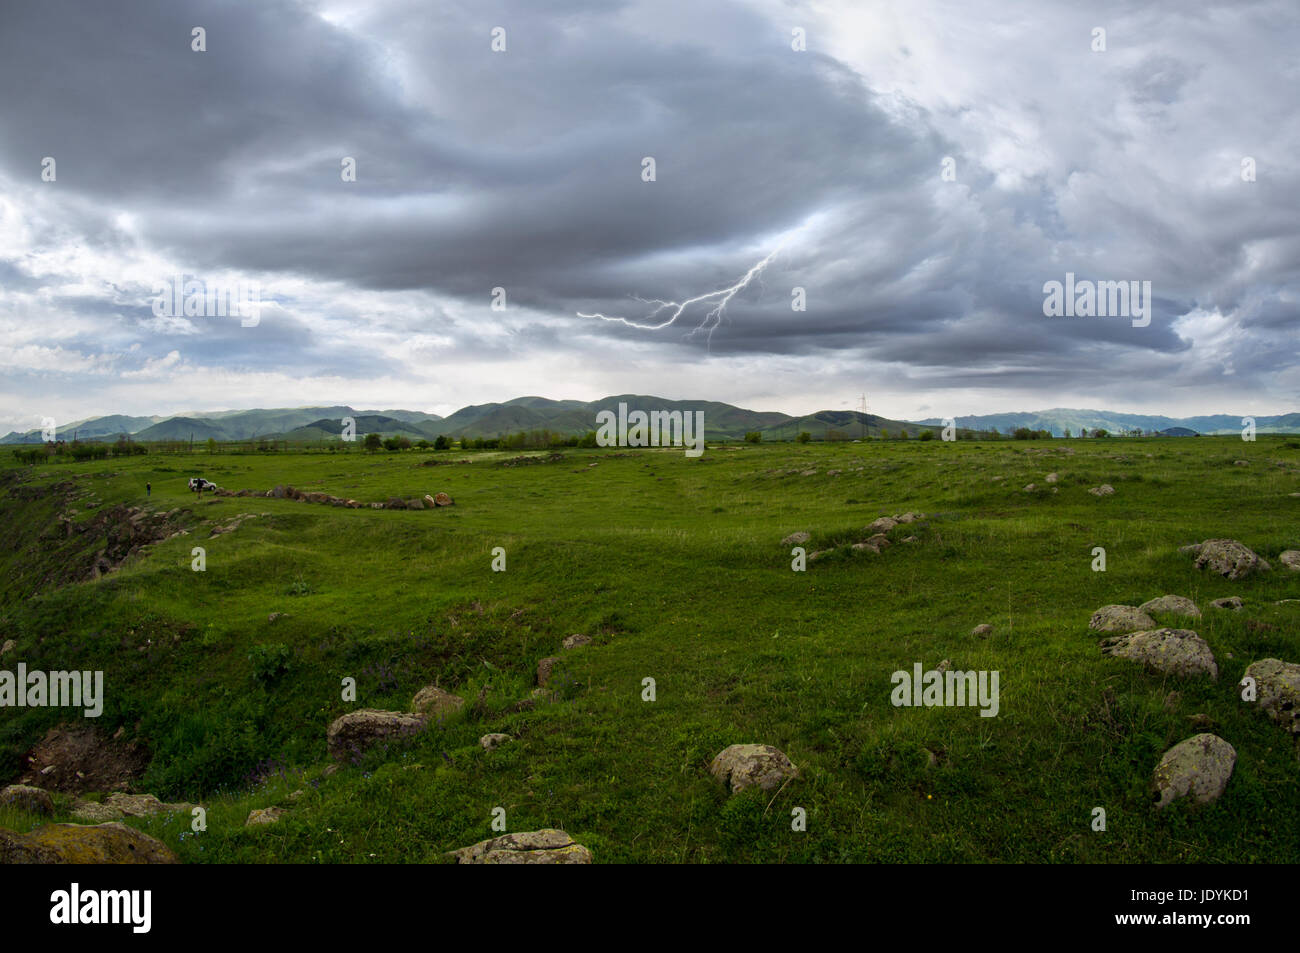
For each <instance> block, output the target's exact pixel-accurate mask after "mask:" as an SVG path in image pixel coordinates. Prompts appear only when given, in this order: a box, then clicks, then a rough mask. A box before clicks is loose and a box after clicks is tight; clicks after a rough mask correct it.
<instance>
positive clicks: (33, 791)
mask: <svg viewBox="0 0 1300 953" xmlns="http://www.w3.org/2000/svg"><path fill="white" fill-rule="evenodd" d="M0 804H3V805H7V806H9V807H16V808H18V809H20V810H23V811H26V812H27V813H28V814H43V815H44V816H45V817H50V816H51V815H52V814H53V813H54V799H53V798H51V797H50V794H49V792H48V791H46V790H44V789H43V788H37V787H32V786H31V785H29V784H11V785H9V786H8V787H7V788H5V789H4V790H0Z"/></svg>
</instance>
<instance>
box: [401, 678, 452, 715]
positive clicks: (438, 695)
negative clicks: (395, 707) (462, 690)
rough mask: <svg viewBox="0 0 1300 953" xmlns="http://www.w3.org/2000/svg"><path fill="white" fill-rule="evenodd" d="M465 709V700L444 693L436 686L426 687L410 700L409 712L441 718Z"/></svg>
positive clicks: (449, 693)
mask: <svg viewBox="0 0 1300 953" xmlns="http://www.w3.org/2000/svg"><path fill="white" fill-rule="evenodd" d="M464 707H465V699H463V698H461V697H460V696H459V695H453V694H452V693H451V692H445V691H443V690H442V689H441V688H439V687H438V686H436V685H426V686H424V688H422V689H420V690H419V691H418V692H416V693H415V697H414V698H412V699H411V711H414V712H418V713H419V714H421V715H428V716H429V717H430V718H441V717H443V716H444V715H450V714H451V713H452V712H457V711H460V710H461V709H462V708H464Z"/></svg>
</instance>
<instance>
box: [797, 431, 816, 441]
mask: <svg viewBox="0 0 1300 953" xmlns="http://www.w3.org/2000/svg"><path fill="white" fill-rule="evenodd" d="M794 439H795V440H798V441H799V442H800V443H807V442H808V441H809V440H811V439H812V434H810V433H809V432H808V431H806V430H800V431H799V436H797V437H795V438H794Z"/></svg>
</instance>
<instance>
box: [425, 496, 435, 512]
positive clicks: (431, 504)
mask: <svg viewBox="0 0 1300 953" xmlns="http://www.w3.org/2000/svg"><path fill="white" fill-rule="evenodd" d="M424 502H425V505H426V506H428V507H429V509H433V508H434V507H435V506H437V505H438V501H437V500H435V499H434V498H433V497H432V496H430V495H429V494H428V493H426V494H424Z"/></svg>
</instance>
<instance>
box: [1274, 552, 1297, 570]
mask: <svg viewBox="0 0 1300 953" xmlns="http://www.w3.org/2000/svg"><path fill="white" fill-rule="evenodd" d="M1277 561H1278V562H1280V563H1281V564H1282V565H1283V566H1285V567H1286V568H1287V569H1290V570H1293V571H1295V572H1300V549H1288V550H1286V551H1285V552H1283V553H1282V554H1281V555H1279V556H1278V557H1277Z"/></svg>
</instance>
